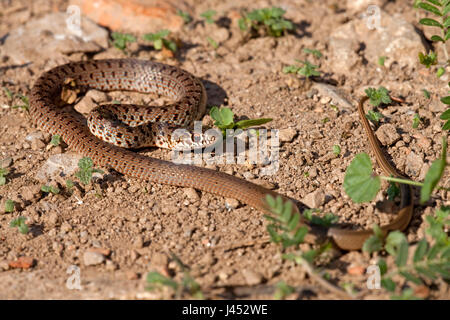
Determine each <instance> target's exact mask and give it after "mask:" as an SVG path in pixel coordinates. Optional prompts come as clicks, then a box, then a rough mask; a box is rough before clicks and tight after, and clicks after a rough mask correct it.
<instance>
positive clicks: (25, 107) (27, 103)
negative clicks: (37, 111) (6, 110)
mask: <svg viewBox="0 0 450 320" xmlns="http://www.w3.org/2000/svg"><path fill="white" fill-rule="evenodd" d="M15 96H16V97H19V99H20V101H21V102H22V104H16V105H13V106H12V108H13V109H17V108H20V109H23V110H26V111H28V110H29V108H30V101H29V99H28V97H27V96H24V95H22V94H20V93H17V94H16V95H15Z"/></svg>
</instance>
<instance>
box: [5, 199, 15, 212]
mask: <svg viewBox="0 0 450 320" xmlns="http://www.w3.org/2000/svg"><path fill="white" fill-rule="evenodd" d="M13 211H14V201H12V200H10V199H8V200H6V201H5V212H13Z"/></svg>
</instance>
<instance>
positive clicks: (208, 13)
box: [200, 10, 217, 24]
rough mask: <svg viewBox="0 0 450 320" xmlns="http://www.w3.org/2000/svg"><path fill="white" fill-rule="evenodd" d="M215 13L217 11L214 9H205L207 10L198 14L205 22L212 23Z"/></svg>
mask: <svg viewBox="0 0 450 320" xmlns="http://www.w3.org/2000/svg"><path fill="white" fill-rule="evenodd" d="M216 14H217V11H215V10H207V11H205V12H203V13H202V14H200V17H202V18H204V19H205V22H206V23H209V24H213V23H214V22H215V21H214V18H213V17H214V16H215V15H216Z"/></svg>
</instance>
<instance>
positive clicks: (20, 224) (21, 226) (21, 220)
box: [9, 217, 28, 234]
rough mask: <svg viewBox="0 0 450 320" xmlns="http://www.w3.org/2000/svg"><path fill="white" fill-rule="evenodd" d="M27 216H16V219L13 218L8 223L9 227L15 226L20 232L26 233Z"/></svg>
mask: <svg viewBox="0 0 450 320" xmlns="http://www.w3.org/2000/svg"><path fill="white" fill-rule="evenodd" d="M26 220H27V218H25V217H18V218H16V219H13V220H12V221H11V222H10V223H9V227H10V228H17V229H18V230H19V232H20V233H21V234H27V233H28V225H27V224H26V223H25V221H26Z"/></svg>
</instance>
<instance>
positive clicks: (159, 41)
mask: <svg viewBox="0 0 450 320" xmlns="http://www.w3.org/2000/svg"><path fill="white" fill-rule="evenodd" d="M153 47H154V48H155V49H156V50H161V49H162V47H163V41H162V39H156V40H155V41H153Z"/></svg>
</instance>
